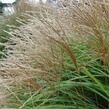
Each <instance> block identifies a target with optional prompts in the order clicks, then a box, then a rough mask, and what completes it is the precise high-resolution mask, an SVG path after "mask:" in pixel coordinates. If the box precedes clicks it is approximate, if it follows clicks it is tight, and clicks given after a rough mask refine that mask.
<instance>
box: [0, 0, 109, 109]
mask: <svg viewBox="0 0 109 109" xmlns="http://www.w3.org/2000/svg"><path fill="white" fill-rule="evenodd" d="M108 9H109V2H108V1H106V0H101V1H99V2H98V1H96V0H87V1H86V2H84V0H83V1H81V2H80V3H78V4H73V3H72V4H71V3H70V2H67V4H66V5H65V3H63V2H62V3H61V4H60V7H59V8H58V9H57V8H56V7H54V8H53V7H50V6H47V5H38V6H37V7H36V10H35V8H34V9H33V10H32V11H30V10H29V11H27V12H26V13H25V14H24V15H25V16H27V17H28V18H29V19H28V24H26V25H25V24H24V25H22V26H21V27H19V28H18V29H16V30H14V31H13V32H11V33H10V35H11V36H12V37H11V38H10V41H8V42H7V44H8V47H9V48H12V49H11V50H9V53H10V52H12V54H13V55H10V57H9V58H7V59H6V61H5V60H4V61H3V65H2V66H3V68H2V69H0V70H1V74H3V75H5V76H8V77H7V79H6V80H7V81H8V83H10V84H8V85H6V86H4V87H5V89H7V90H8V92H9V96H8V97H7V100H6V101H7V104H5V106H6V105H7V106H8V107H11V108H17V109H109V85H108V84H109V61H108V60H109V53H108V52H109V46H108V45H109V40H108V34H109V31H108V29H109V28H108V27H109V21H108V17H109V10H108ZM13 43H14V44H13ZM7 49H8V48H7ZM7 62H8V63H7ZM4 72H5V73H4Z"/></svg>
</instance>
